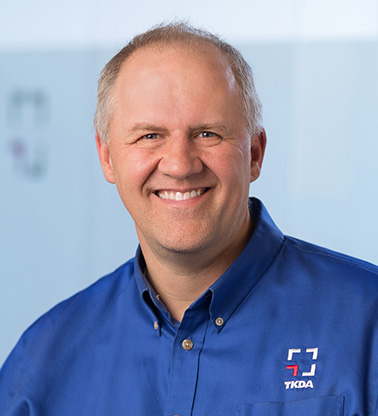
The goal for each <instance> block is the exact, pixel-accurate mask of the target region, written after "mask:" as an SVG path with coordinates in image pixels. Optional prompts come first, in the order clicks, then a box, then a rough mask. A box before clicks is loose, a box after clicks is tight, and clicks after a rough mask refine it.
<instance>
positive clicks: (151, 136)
mask: <svg viewBox="0 0 378 416" xmlns="http://www.w3.org/2000/svg"><path fill="white" fill-rule="evenodd" d="M158 137H159V135H158V134H157V133H148V134H145V135H144V136H142V137H141V139H145V140H155V139H157V138H158Z"/></svg>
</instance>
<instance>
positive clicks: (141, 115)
mask: <svg viewBox="0 0 378 416" xmlns="http://www.w3.org/2000/svg"><path fill="white" fill-rule="evenodd" d="M95 124H96V130H97V133H96V141H97V148H98V153H99V157H100V161H101V166H102V169H103V172H104V175H105V178H106V179H107V180H108V181H109V182H111V183H115V184H116V186H117V189H118V191H119V194H120V196H121V199H122V201H123V203H124V205H125V206H126V208H127V210H128V211H129V213H130V214H131V216H132V217H133V219H134V222H135V226H136V230H137V234H138V238H139V242H140V247H139V248H138V251H137V255H136V257H135V259H132V260H130V261H129V262H127V263H126V264H124V265H123V266H121V267H120V268H119V269H118V270H116V271H115V272H114V273H112V274H110V275H108V276H106V277H104V278H103V279H101V280H100V281H98V282H97V283H95V284H94V285H92V286H91V287H90V288H88V289H86V290H84V291H83V292H81V293H79V294H77V295H75V296H74V297H72V298H71V299H69V300H67V301H65V302H63V303H61V304H59V305H58V306H57V307H55V308H54V309H53V310H52V311H50V312H48V313H47V314H46V315H45V316H44V317H42V318H41V319H40V320H39V321H37V323H36V324H34V325H33V326H32V327H31V328H30V329H29V330H28V331H27V332H26V333H25V334H24V335H23V337H22V339H21V341H20V342H19V344H18V345H17V346H16V348H15V350H14V351H13V353H12V354H11V356H10V358H9V359H8V360H7V362H6V363H5V365H4V367H3V369H2V372H1V375H0V403H1V404H0V414H1V415H6V416H10V415H12V416H21V415H23V416H24V415H33V416H42V415H43V416H44V415H48V416H55V415H59V416H61V415H64V416H65V415H70V416H72V415H112V416H113V415H133V416H139V415H140V416H151V415H164V416H174V415H179V416H189V415H193V416H195V415H198V416H204V415H214V416H226V415H227V416H230V415H241V416H262V415H264V416H266V415H269V416H270V415H283V416H288V415H290V416H297V415H301V416H303V415H306V416H314V415H319V416H328V415H332V416H336V415H348V416H352V415H354V416H356V415H360V416H361V415H378V407H377V404H378V401H377V398H378V376H377V373H378V327H377V326H378V319H377V311H378V269H377V268H376V267H375V266H372V265H369V264H367V263H364V262H362V261H359V260H356V259H352V258H350V257H347V256H343V255H341V254H337V253H334V252H331V251H328V250H326V249H323V248H319V247H316V246H313V245H310V244H308V243H305V242H302V241H299V240H296V239H293V238H290V237H286V236H283V235H282V233H281V232H280V231H279V230H278V229H277V227H276V226H275V225H274V223H273V222H272V220H271V219H270V217H269V215H268V213H267V211H266V210H265V208H264V206H263V205H262V203H261V202H260V201H258V200H256V199H251V200H249V184H250V183H251V182H253V181H255V180H256V179H257V178H258V176H259V173H260V169H261V165H262V161H263V156H264V151H265V144H266V137H265V132H264V129H263V128H262V126H261V108H260V103H259V100H258V97H257V95H256V92H255V88H254V84H253V79H252V75H251V72H250V69H249V67H248V65H247V64H246V62H245V61H244V59H243V58H242V57H241V55H240V54H239V53H238V52H237V51H236V50H235V49H234V48H232V47H231V46H230V45H228V44H226V43H224V42H222V41H220V40H219V39H218V38H216V37H215V36H213V35H211V34H209V33H207V32H204V31H200V30H196V29H194V28H191V27H188V26H185V25H183V24H173V25H167V26H160V27H157V28H155V29H153V30H151V31H149V32H146V33H144V34H142V35H140V36H138V37H136V38H135V39H134V40H133V41H132V42H131V43H130V44H128V45H127V46H126V47H125V48H124V49H123V50H122V51H121V52H120V53H119V54H118V55H116V56H115V57H114V58H113V59H112V60H111V61H110V62H109V63H108V64H107V66H106V67H105V69H104V71H103V73H102V75H101V78H100V81H99V91H98V107H97V113H96V117H95Z"/></svg>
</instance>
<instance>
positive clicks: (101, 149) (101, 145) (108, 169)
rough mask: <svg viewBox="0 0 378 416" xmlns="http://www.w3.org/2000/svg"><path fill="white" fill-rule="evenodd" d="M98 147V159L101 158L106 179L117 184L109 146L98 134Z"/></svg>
mask: <svg viewBox="0 0 378 416" xmlns="http://www.w3.org/2000/svg"><path fill="white" fill-rule="evenodd" d="M96 146H97V153H98V157H99V158H100V163H101V168H102V172H103V173H104V176H105V179H106V180H107V181H108V182H110V183H115V181H114V174H113V166H112V159H111V156H110V151H109V144H108V143H107V142H105V141H103V140H101V139H100V136H99V135H98V133H97V132H96Z"/></svg>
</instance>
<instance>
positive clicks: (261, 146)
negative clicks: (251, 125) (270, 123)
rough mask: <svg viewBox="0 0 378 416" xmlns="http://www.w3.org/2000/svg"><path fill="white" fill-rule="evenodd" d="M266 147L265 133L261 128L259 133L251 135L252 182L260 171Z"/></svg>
mask: <svg viewBox="0 0 378 416" xmlns="http://www.w3.org/2000/svg"><path fill="white" fill-rule="evenodd" d="M265 147H266V133H265V130H264V129H262V130H261V132H260V133H256V134H254V135H253V136H252V137H251V178H250V182H254V181H255V180H256V179H257V178H258V177H259V176H260V172H261V166H262V162H263V159H264V154H265Z"/></svg>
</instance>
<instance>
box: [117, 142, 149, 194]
mask: <svg viewBox="0 0 378 416" xmlns="http://www.w3.org/2000/svg"><path fill="white" fill-rule="evenodd" d="M156 164H157V161H156V157H154V156H153V155H152V154H150V152H146V151H145V150H143V149H131V148H128V149H126V150H125V151H124V152H123V154H122V155H119V157H118V158H117V163H114V167H113V171H114V176H115V180H116V185H117V188H118V190H119V191H120V193H121V192H123V193H124V192H125V191H128V190H132V191H133V192H138V189H139V190H141V188H142V187H143V184H144V183H145V182H146V181H147V179H148V178H149V177H150V176H151V174H152V172H153V171H154V169H155V167H156Z"/></svg>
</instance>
